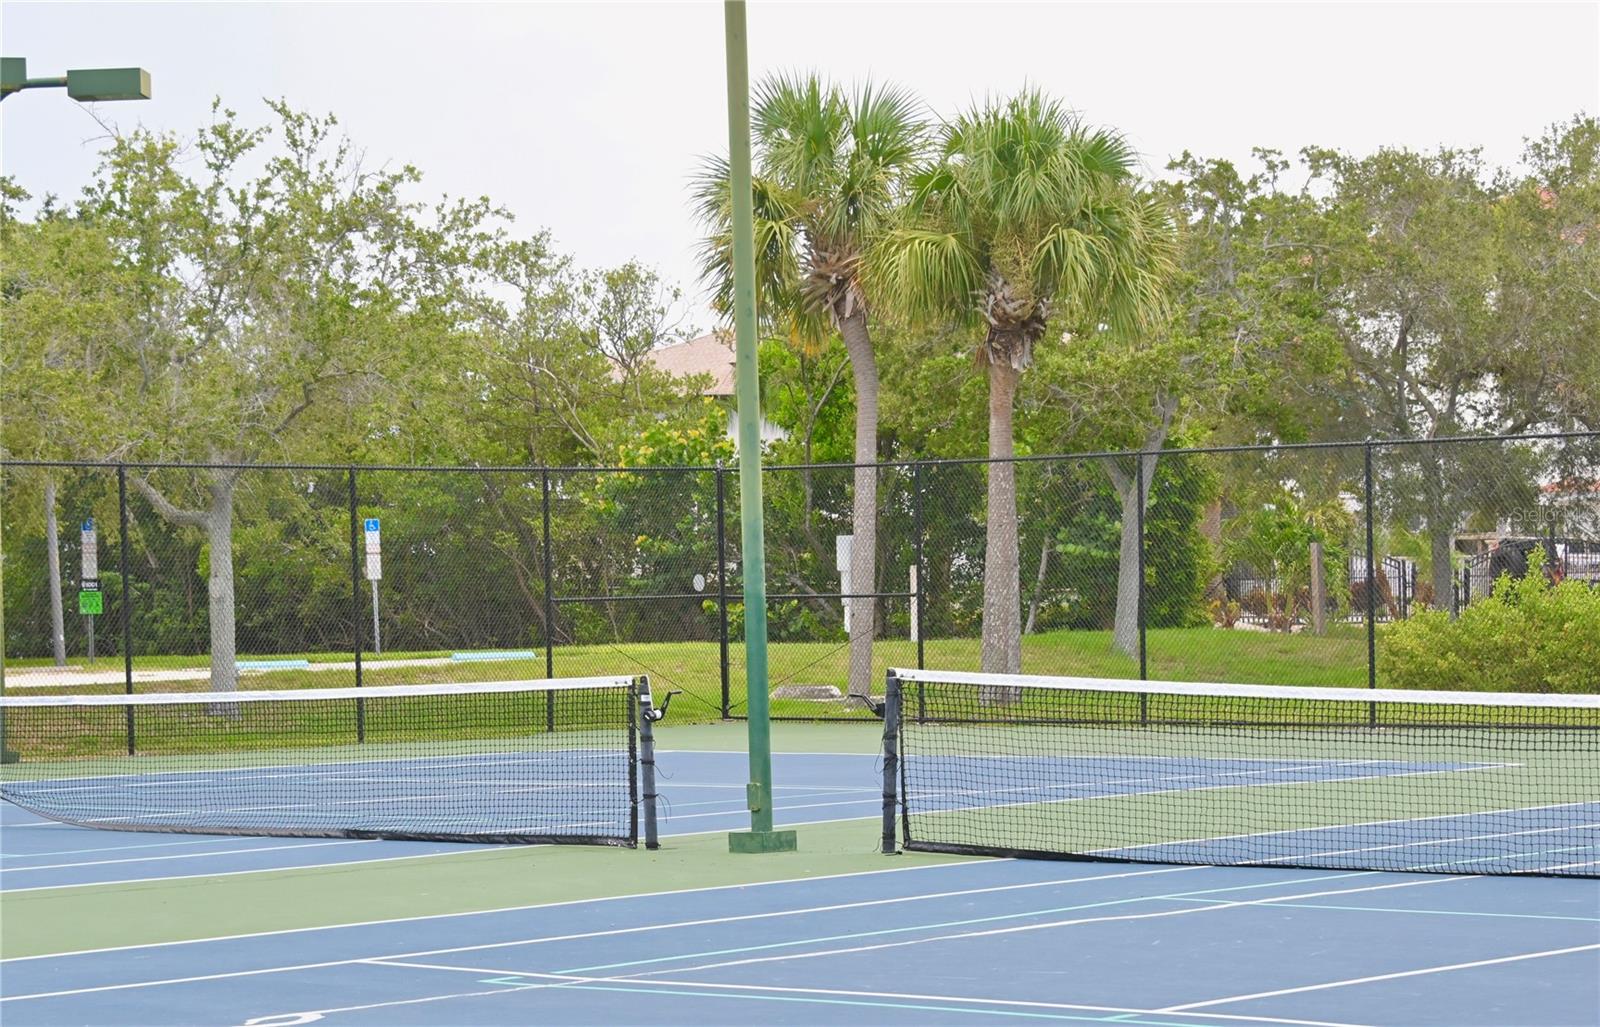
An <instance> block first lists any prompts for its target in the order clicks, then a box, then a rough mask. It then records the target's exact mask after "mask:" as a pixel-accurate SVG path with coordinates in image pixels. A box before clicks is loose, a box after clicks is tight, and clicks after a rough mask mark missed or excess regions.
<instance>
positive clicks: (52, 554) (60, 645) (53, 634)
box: [44, 476, 67, 667]
mask: <svg viewBox="0 0 1600 1027" xmlns="http://www.w3.org/2000/svg"><path fill="white" fill-rule="evenodd" d="M44 539H45V564H46V565H47V566H48V567H49V568H50V655H51V656H52V657H53V658H54V659H55V664H56V666H57V667H65V666H66V665H67V629H66V621H65V619H64V617H63V614H62V612H61V533H60V527H59V526H58V525H57V524H56V480H55V479H54V478H52V477H48V476H47V477H46V478H45V479H44Z"/></svg>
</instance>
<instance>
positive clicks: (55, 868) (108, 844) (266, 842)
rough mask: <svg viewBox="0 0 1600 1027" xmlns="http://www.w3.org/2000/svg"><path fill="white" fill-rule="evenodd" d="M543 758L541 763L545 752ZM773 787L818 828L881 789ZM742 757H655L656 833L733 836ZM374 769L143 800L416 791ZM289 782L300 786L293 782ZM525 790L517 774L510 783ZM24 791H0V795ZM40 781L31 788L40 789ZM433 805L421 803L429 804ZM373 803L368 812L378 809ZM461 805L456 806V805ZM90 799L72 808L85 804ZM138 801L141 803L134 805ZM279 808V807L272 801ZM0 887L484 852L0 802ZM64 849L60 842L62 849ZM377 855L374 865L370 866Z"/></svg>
mask: <svg viewBox="0 0 1600 1027" xmlns="http://www.w3.org/2000/svg"><path fill="white" fill-rule="evenodd" d="M546 758H549V757H548V754H546ZM778 759H779V762H780V767H781V771H782V784H781V785H779V787H778V788H777V789H776V791H777V796H778V802H779V810H778V819H779V821H780V822H781V823H787V824H797V823H812V822H816V821H821V820H848V819H855V818H859V817H870V816H874V815H875V814H876V813H877V812H878V810H879V809H881V808H882V803H883V798H882V790H881V788H879V787H878V786H876V785H875V784H874V783H873V779H874V773H875V770H874V768H875V766H876V758H875V757H873V756H865V755H855V754H846V753H818V754H805V753H786V754H783V755H782V756H780V757H778ZM746 761H747V757H746V756H745V755H744V754H743V753H735V752H671V753H663V754H662V756H661V781H660V790H661V794H662V800H663V801H662V806H661V825H662V833H663V834H664V835H673V834H688V833H696V832H702V831H732V830H738V829H740V828H743V827H745V826H748V821H749V813H748V812H747V811H746V809H745V795H744V784H743V774H744V768H745V766H746ZM393 762H396V761H389V763H384V764H382V765H381V766H380V765H378V764H377V763H376V762H374V763H372V764H368V765H365V766H361V767H359V768H358V767H357V766H356V765H354V764H349V763H341V764H330V765H326V766H323V767H316V768H296V769H294V770H292V771H284V770H268V769H257V770H251V771H243V770H234V771H214V772H210V773H205V774H198V773H185V774H156V775H149V777H151V778H155V779H156V784H157V787H156V788H153V789H149V790H146V793H147V794H148V793H149V792H155V793H163V792H164V793H166V794H167V795H168V796H169V797H171V798H173V799H176V800H183V799H189V800H194V801H196V802H198V801H206V800H207V799H208V797H211V798H210V801H215V800H214V797H215V795H217V794H218V793H219V791H220V790H219V789H217V788H216V787H215V786H216V785H217V784H218V783H219V781H220V780H232V781H235V782H248V781H249V780H250V779H249V778H248V776H247V777H239V776H238V775H252V774H277V773H292V774H295V775H300V774H307V775H311V776H312V777H311V779H310V781H311V784H310V787H308V788H307V789H305V790H304V791H303V793H302V794H301V795H300V800H299V801H300V803H301V806H302V808H303V810H304V811H305V812H306V814H307V815H311V816H318V817H320V818H321V819H324V820H325V819H326V812H325V808H324V807H323V806H322V805H320V803H321V801H322V797H321V796H319V794H318V790H317V787H318V786H317V782H316V775H320V774H323V773H330V774H335V775H346V774H371V773H374V772H377V771H380V770H381V772H382V773H383V777H384V780H385V781H388V782H393V781H396V780H397V779H403V778H404V777H405V776H407V775H410V776H412V777H414V778H416V779H417V780H415V781H413V782H412V783H413V784H416V785H419V786H420V785H423V784H425V783H426V782H427V777H428V775H427V774H426V772H425V770H424V768H422V767H419V766H418V765H417V764H418V761H401V762H403V763H404V766H401V767H395V766H392V765H390V764H391V763H393ZM493 770H494V762H493V761H490V760H480V761H478V762H476V763H475V764H473V765H472V766H471V772H470V774H469V775H464V776H458V775H459V771H460V768H458V767H451V768H449V770H448V773H441V774H439V775H438V779H437V780H435V781H434V783H433V784H432V785H431V786H430V788H431V789H432V790H430V788H408V789H405V790H404V794H405V795H407V796H414V797H417V798H414V799H412V800H410V801H413V802H419V803H424V804H426V803H429V802H439V803H441V804H445V805H448V802H449V800H450V797H451V795H452V794H454V790H456V789H462V788H465V787H466V786H465V785H463V784H462V783H461V782H462V779H463V778H465V779H467V780H470V781H471V782H472V784H471V787H472V788H474V789H482V788H484V787H492V786H493V782H494V781H495V780H496V778H494V776H493ZM145 780H146V776H145V775H140V776H139V777H137V778H112V779H107V780H105V781H97V782H91V783H88V784H85V785H84V787H85V788H88V789H90V790H91V792H90V794H91V795H96V794H98V797H99V798H98V801H100V802H101V803H102V804H104V805H105V806H106V808H108V809H111V810H116V809H118V807H117V805H116V794H115V793H116V792H118V791H120V790H121V789H122V788H125V787H128V786H129V785H130V784H136V783H141V782H143V781H145ZM295 780H299V778H295ZM516 780H517V782H518V784H519V785H525V784H526V778H525V776H524V775H519V776H518V778H517V779H516ZM24 784H26V783H21V782H19V783H16V784H11V785H7V788H8V790H9V789H12V788H19V787H22V786H23V785H24ZM48 785H49V783H42V784H41V787H46V786H48ZM430 795H431V796H436V797H437V798H436V799H431V800H430V799H429V798H428V796H430ZM383 798H384V797H380V798H379V799H378V800H377V804H376V806H375V808H376V809H377V810H379V811H381V810H382V809H383V808H384V805H385V803H384V802H383ZM459 798H460V796H457V800H458V801H459ZM89 801H92V800H84V799H77V800H75V802H78V803H87V802H89ZM141 801H144V802H148V801H149V800H148V799H141ZM278 805H279V806H280V807H284V806H287V805H288V804H286V803H278ZM294 813H295V810H294V809H293V808H280V809H274V810H273V811H272V815H273V816H274V817H275V818H278V817H283V818H285V819H286V820H287V819H291V818H292V817H293V816H294ZM0 828H3V829H4V835H5V837H4V840H3V845H0V849H3V851H0V888H4V889H5V890H13V889H20V888H51V887H61V886H66V885H85V884H102V883H112V882H117V881H134V880H148V879H152V878H163V877H183V876H191V875H207V876H209V875H212V874H218V873H241V872H249V871H268V870H281V869H288V868H293V867H310V866H323V865H333V864H338V863H353V862H360V861H364V860H370V859H375V858H389V859H395V858H406V857H412V856H431V855H448V854H450V853H458V852H463V851H469V850H471V849H474V848H482V847H483V846H471V845H462V844H459V843H448V842H404V841H390V842H372V841H364V840H359V839H322V838H260V837H238V836H216V835H213V836H201V835H182V834H161V833H155V832H128V831H98V830H94V829H92V828H80V827H71V826H67V825H64V824H59V823H56V822H54V821H49V820H44V819H42V818H39V817H36V816H33V815H32V814H30V813H27V812H26V811H24V810H22V809H19V808H18V807H16V806H14V805H12V804H11V803H0ZM66 839H70V841H68V840H66ZM380 854H381V856H380Z"/></svg>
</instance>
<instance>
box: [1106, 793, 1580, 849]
mask: <svg viewBox="0 0 1600 1027" xmlns="http://www.w3.org/2000/svg"><path fill="white" fill-rule="evenodd" d="M1581 806H1597V807H1600V802H1553V803H1549V804H1547V805H1544V806H1505V807H1502V808H1500V809H1485V810H1474V811H1470V812H1466V813H1438V814H1434V815H1432V816H1427V817H1395V818H1393V819H1391V820H1363V821H1360V822H1358V823H1354V824H1348V823H1347V824H1321V825H1318V826H1317V827H1291V828H1286V829H1285V828H1280V829H1278V830H1276V831H1251V832H1248V833H1246V834H1219V835H1212V836H1211V837H1209V838H1182V839H1179V840H1177V841H1171V842H1150V843H1149V844H1146V845H1128V846H1123V847H1122V849H1097V850H1095V851H1097V852H1114V851H1122V850H1123V849H1126V850H1138V849H1153V848H1157V847H1159V846H1162V845H1199V844H1202V843H1204V842H1224V841H1235V840H1237V839H1240V838H1271V837H1273V836H1275V835H1281V834H1299V833H1302V832H1308V831H1344V830H1348V829H1350V828H1353V827H1384V826H1386V825H1389V824H1421V823H1427V822H1429V821H1433V820H1457V819H1460V818H1462V817H1492V816H1498V815H1500V814H1502V813H1532V812H1535V811H1542V810H1550V809H1572V808H1574V807H1581Z"/></svg>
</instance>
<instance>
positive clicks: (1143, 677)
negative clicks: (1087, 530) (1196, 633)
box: [1133, 450, 1154, 719]
mask: <svg viewBox="0 0 1600 1027" xmlns="http://www.w3.org/2000/svg"><path fill="white" fill-rule="evenodd" d="M1136 466H1137V470H1136V472H1135V475H1134V484H1133V487H1134V489H1135V492H1134V501H1135V510H1136V511H1137V512H1136V513H1135V515H1134V516H1135V521H1136V525H1137V528H1138V532H1139V591H1138V601H1137V604H1136V609H1137V614H1136V619H1137V621H1138V624H1139V680H1140V681H1148V680H1150V673H1149V670H1150V667H1149V659H1148V653H1147V651H1146V650H1147V646H1146V641H1147V640H1146V637H1145V635H1146V632H1145V627H1146V625H1145V609H1144V570H1145V553H1144V549H1145V537H1144V503H1145V485H1144V450H1140V451H1139V457H1138V462H1137V465H1136ZM1153 476H1154V475H1152V477H1153ZM1145 701H1146V700H1145V697H1144V696H1143V695H1141V696H1140V697H1139V707H1140V715H1141V719H1142V718H1143V713H1144V705H1145Z"/></svg>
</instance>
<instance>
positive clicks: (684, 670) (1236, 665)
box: [8, 626, 1367, 723]
mask: <svg viewBox="0 0 1600 1027" xmlns="http://www.w3.org/2000/svg"><path fill="white" fill-rule="evenodd" d="M728 655H729V668H728V693H729V694H728V700H729V708H730V710H731V711H732V713H733V714H734V715H735V716H739V715H742V713H743V712H744V710H745V708H746V702H745V688H744V674H745V664H744V649H743V646H742V645H741V644H740V643H738V642H733V643H730V644H729V654H728ZM448 656H449V653H446V652H437V651H435V652H389V653H384V654H383V655H382V656H375V655H372V654H370V653H369V654H366V655H365V656H364V657H363V663H364V667H363V674H362V682H363V684H366V685H400V684H419V683H425V682H444V681H461V682H466V681H493V680H504V679H514V678H542V677H544V676H545V661H544V654H543V653H542V652H540V653H537V654H536V656H535V658H534V659H506V660H491V661H481V662H479V661H474V662H447V660H448ZM719 656H720V653H719V647H718V645H717V643H715V642H638V643H625V644H615V645H611V644H605V645H575V646H560V647H557V649H556V650H555V655H554V670H555V674H556V676H557V677H576V676H586V675H611V674H648V675H650V678H651V682H652V685H653V686H654V688H655V690H656V692H657V693H658V694H659V693H662V692H665V691H667V690H669V689H679V690H682V692H683V693H684V694H683V695H682V696H680V697H679V698H678V699H676V700H675V701H674V704H673V707H672V720H673V721H674V722H677V723H695V722H704V721H710V720H715V719H718V718H719V717H720V709H721V703H722V673H721V666H720V658H719ZM1147 657H1148V665H1149V676H1150V677H1151V678H1153V679H1157V680H1177V681H1236V682H1246V683H1251V684H1273V685H1330V686H1348V687H1360V686H1364V685H1365V684H1366V681H1367V675H1366V635H1365V633H1364V631H1363V629H1362V628H1361V627H1360V626H1341V627H1338V628H1335V629H1333V630H1331V631H1330V632H1329V634H1327V635H1325V636H1321V637H1316V636H1311V635H1305V634H1295V635H1281V634H1269V633H1267V632H1261V631H1246V630H1231V631H1230V630H1223V629H1218V628H1210V627H1201V628H1168V629H1154V630H1152V631H1150V632H1149V636H1148V641H1147ZM239 658H240V659H241V660H250V659H306V660H309V661H311V662H312V663H313V664H323V665H327V664H350V663H351V662H352V655H351V654H350V653H270V654H241V655H240V657H239ZM441 658H443V661H442V662H437V663H434V664H431V665H427V666H402V665H386V664H389V663H390V661H401V660H406V661H410V660H419V659H432V660H441ZM924 662H925V664H926V665H927V666H929V667H939V668H947V669H955V670H976V669H977V668H978V666H979V640H978V639H975V638H954V639H930V640H928V641H926V642H925V643H924ZM768 664H769V669H770V680H771V682H772V686H773V688H774V689H782V688H783V687H784V686H792V685H831V686H834V687H836V688H839V689H841V690H843V689H844V687H845V684H846V673H847V671H846V668H847V664H848V652H847V647H846V645H845V643H844V642H842V641H840V642H773V643H771V645H770V646H769V655H768ZM48 665H49V661H47V660H37V659H30V660H12V661H8V666H10V667H12V668H14V669H17V670H22V669H24V668H37V667H45V666H48ZM73 665H74V666H77V667H85V668H86V667H87V665H86V664H85V663H84V661H82V660H76V661H73ZM916 665H917V647H916V644H915V643H913V642H911V641H909V640H907V639H885V640H880V641H879V642H878V643H877V644H876V645H875V646H874V651H873V683H874V691H875V692H881V691H882V688H883V677H884V672H885V671H886V670H887V669H888V668H889V667H892V666H916ZM206 666H207V658H206V657H205V656H204V655H197V656H137V657H135V658H134V669H135V671H136V672H138V673H139V674H140V675H141V678H142V677H143V675H144V674H145V673H146V672H150V671H160V670H179V669H183V670H192V669H198V668H204V667H206ZM120 667H121V660H120V659H119V658H117V657H115V656H113V657H109V658H108V657H101V658H100V659H99V660H98V661H96V663H95V664H94V666H93V668H90V669H95V670H100V671H116V670H118V669H120ZM1022 669H1023V671H1024V672H1025V673H1029V674H1064V675H1078V676H1089V677H1116V678H1136V677H1138V676H1139V665H1138V661H1137V660H1134V659H1131V658H1129V657H1127V656H1125V655H1124V654H1122V653H1120V652H1117V651H1115V650H1114V649H1113V648H1112V645H1111V634H1110V632H1108V631H1056V632H1048V633H1044V634H1038V635H1029V636H1027V637H1026V638H1024V639H1023V640H1022ZM353 684H355V673H354V670H353V669H351V668H349V667H344V668H331V667H330V668H328V669H324V670H317V669H314V668H312V669H285V670H272V671H259V672H250V673H246V674H244V675H242V687H245V688H338V687H347V686H350V685H353ZM135 689H136V690H137V691H140V692H150V691H204V690H205V689H206V682H205V681H203V680H192V679H191V680H174V681H171V682H163V681H160V680H159V679H155V680H148V681H147V680H142V679H141V680H138V681H137V682H136V684H135ZM121 690H122V683H121V681H120V679H119V680H118V681H116V682H114V683H109V684H101V685H93V686H86V685H71V684H68V685H63V686H60V687H29V688H28V689H26V691H23V690H21V689H19V690H17V694H27V695H48V694H51V693H70V692H120V691H121ZM772 713H773V716H775V717H803V718H817V717H829V718H832V717H847V718H869V717H871V713H870V712H868V711H867V710H866V709H865V707H863V706H861V705H860V704H859V703H841V702H839V701H836V700H835V701H817V700H813V699H804V698H792V697H785V696H783V695H781V694H780V695H779V696H778V697H775V698H774V699H773V701H772Z"/></svg>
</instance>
